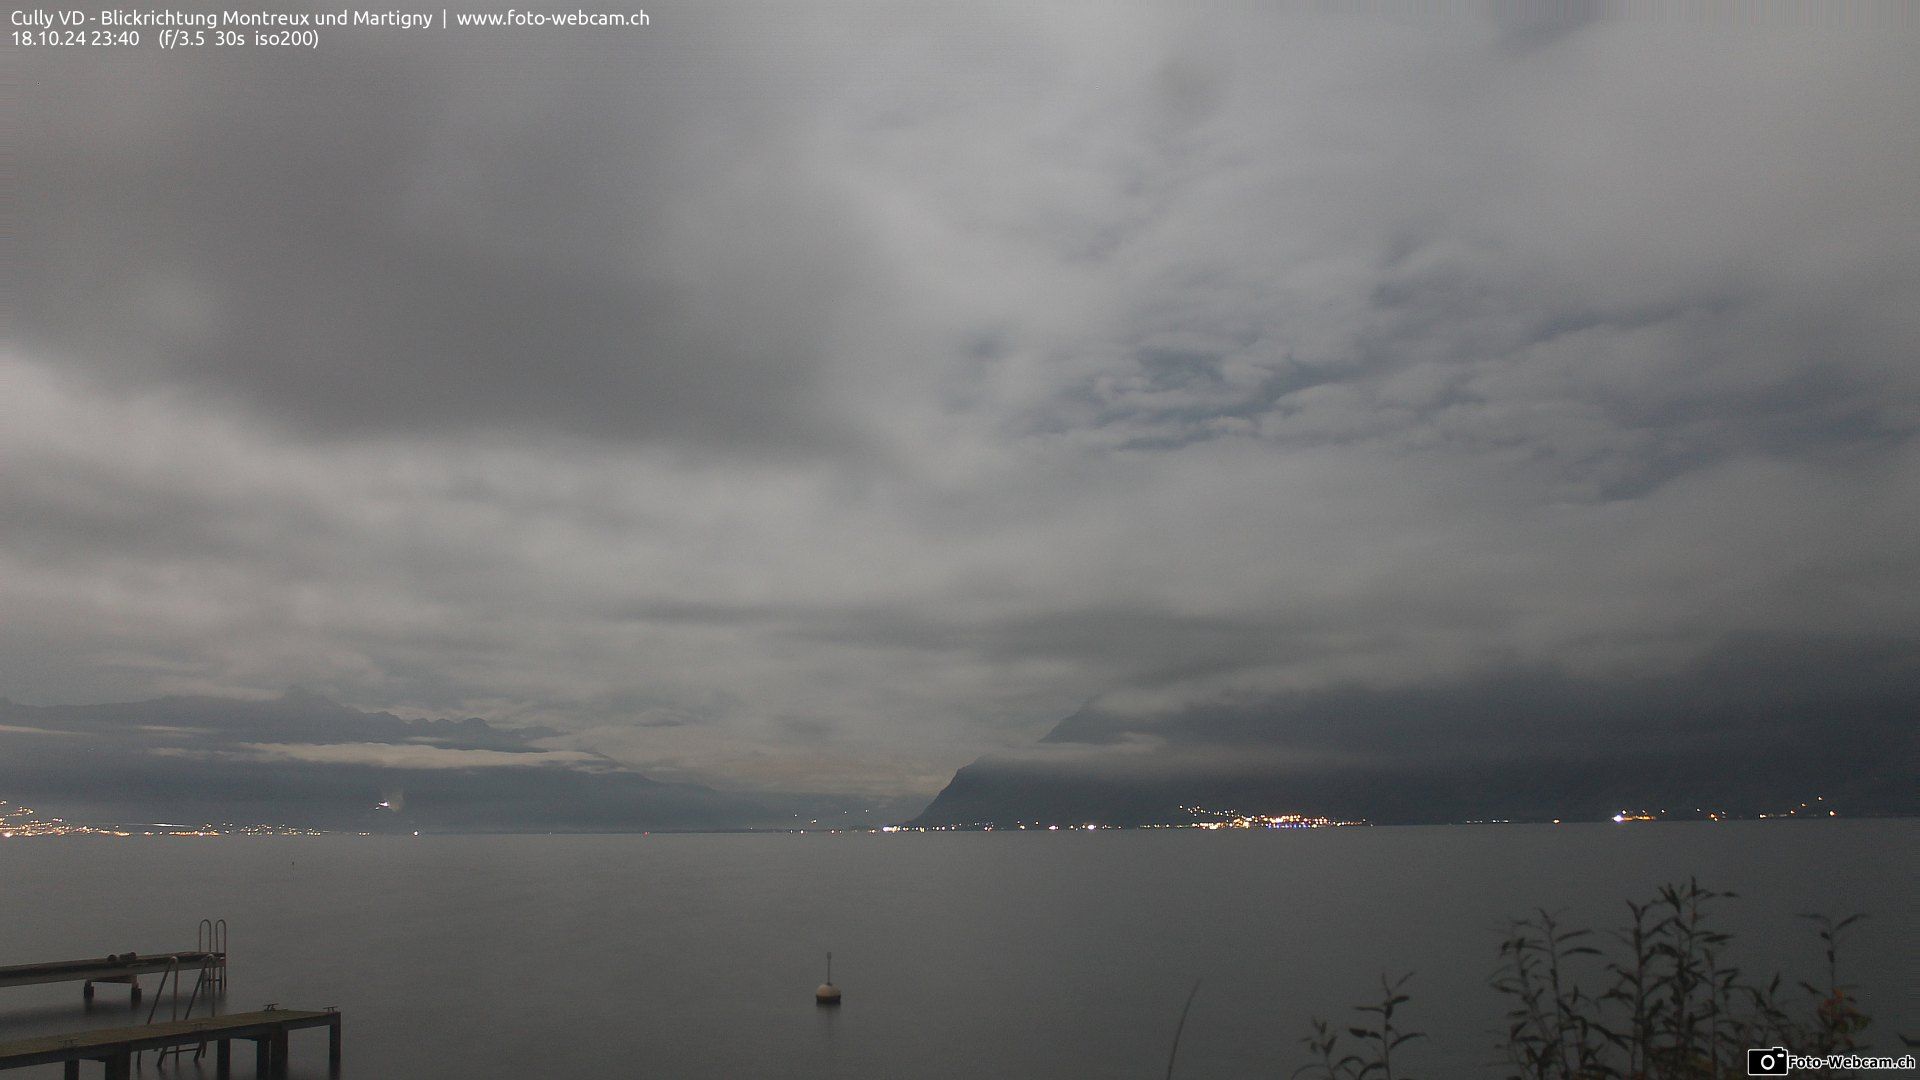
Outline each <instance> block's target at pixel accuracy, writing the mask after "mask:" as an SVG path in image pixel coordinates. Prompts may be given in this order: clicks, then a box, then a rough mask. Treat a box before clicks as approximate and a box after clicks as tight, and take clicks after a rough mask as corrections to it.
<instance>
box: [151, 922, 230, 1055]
mask: <svg viewBox="0 0 1920 1080" xmlns="http://www.w3.org/2000/svg"><path fill="white" fill-rule="evenodd" d="M194 951H195V952H198V953H199V954H200V962H199V964H198V965H197V967H198V969H199V974H198V975H197V976H196V977H195V978H194V980H193V989H192V990H191V991H190V992H189V993H188V994H187V1005H186V1008H185V1009H184V1010H183V1009H182V1008H181V1007H180V973H181V961H180V957H179V956H178V955H175V956H172V957H169V958H168V960H169V963H168V964H167V970H166V971H164V972H162V973H161V975H160V985H159V986H158V987H156V988H155V990H154V995H153V1004H152V1005H151V1006H149V1007H148V1008H147V1023H149V1024H151V1023H153V1018H154V1016H155V1015H156V1014H157V1013H158V1012H159V1011H160V998H161V995H163V994H165V993H166V990H167V980H168V979H172V980H173V997H172V998H171V1001H172V1005H171V1009H170V1011H171V1013H172V1019H174V1020H183V1019H184V1020H190V1019H192V1018H193V1010H194V1007H195V1006H196V1005H197V1004H199V1002H200V995H201V992H202V991H205V993H206V1001H207V1005H206V1007H207V1015H208V1016H219V1015H220V999H221V998H223V997H225V996H226V992H227V920H225V919H201V920H200V925H199V927H197V928H196V929H195V931H194ZM186 1052H187V1048H186V1047H185V1046H169V1047H166V1048H164V1049H161V1050H159V1051H156V1052H155V1054H154V1060H153V1066H154V1068H156V1069H159V1068H164V1067H165V1066H166V1062H167V1057H168V1055H172V1056H174V1057H176V1058H177V1057H179V1056H181V1055H183V1054H185V1053H186ZM206 1052H207V1044H206V1043H204V1042H202V1043H200V1044H199V1045H198V1046H196V1047H195V1048H194V1051H193V1060H194V1061H195V1062H198V1061H199V1060H200V1059H201V1058H202V1057H204V1056H205V1055H206ZM139 1058H140V1055H139V1054H138V1053H136V1054H135V1055H134V1060H135V1061H136V1062H137V1061H138V1060H139Z"/></svg>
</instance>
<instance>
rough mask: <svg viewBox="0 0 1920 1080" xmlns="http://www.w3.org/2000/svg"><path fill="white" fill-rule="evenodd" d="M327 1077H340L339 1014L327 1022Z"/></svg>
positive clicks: (335, 1014)
mask: <svg viewBox="0 0 1920 1080" xmlns="http://www.w3.org/2000/svg"><path fill="white" fill-rule="evenodd" d="M327 1075H328V1076H339V1075H340V1014H339V1013H334V1014H333V1016H332V1017H330V1018H329V1019H328V1021H327Z"/></svg>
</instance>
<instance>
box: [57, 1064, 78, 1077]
mask: <svg viewBox="0 0 1920 1080" xmlns="http://www.w3.org/2000/svg"><path fill="white" fill-rule="evenodd" d="M66 1066H67V1069H66V1071H65V1072H64V1073H62V1074H61V1075H62V1076H63V1077H65V1078H66V1080H80V1063H79V1062H78V1061H69V1062H67V1063H66Z"/></svg>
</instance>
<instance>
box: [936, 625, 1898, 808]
mask: <svg viewBox="0 0 1920 1080" xmlns="http://www.w3.org/2000/svg"><path fill="white" fill-rule="evenodd" d="M1917 655H1920V654H1917V651H1916V648H1915V643H1914V642H1913V641H1912V640H1911V639H1900V640H1889V641H1848V640H1838V641H1836V640H1797V641H1792V642H1782V641H1765V640H1744V641H1737V642H1729V643H1728V644H1727V645H1726V646H1725V647H1723V648H1721V649H1718V650H1715V651H1714V652H1713V653H1712V654H1710V655H1709V656H1707V657H1704V658H1702V659H1701V660H1700V661H1699V662H1697V663H1695V664H1692V665H1688V666H1687V667H1685V668H1684V669H1682V670H1677V671H1668V672H1662V673H1659V674H1631V675H1622V674H1616V675H1611V676H1570V675H1568V674H1566V673H1565V672H1561V671H1555V670H1551V669H1536V670H1520V671H1502V672H1497V673H1492V674H1488V675H1483V676H1476V677H1471V678H1464V679H1453V680H1444V681H1427V682H1421V683H1416V684H1410V685H1406V686H1400V687H1393V688H1381V687H1375V686H1366V685H1360V684H1353V685H1346V686H1338V687H1332V688H1328V689H1322V690H1315V691H1311V692H1300V693H1292V694H1272V695H1265V696H1242V697H1239V698H1234V699H1221V700H1214V701H1209V702H1188V703H1186V704H1184V705H1183V706H1181V707H1179V708H1178V709H1174V710H1151V711H1146V712H1135V713H1129V712H1126V711H1122V710H1115V709H1110V708H1106V707H1103V706H1102V705H1100V704H1099V703H1094V704H1090V705H1088V706H1087V707H1085V708H1082V709H1081V710H1079V711H1078V712H1076V713H1074V714H1073V715H1072V716H1070V717H1068V718H1067V719H1065V720H1063V721H1062V722H1061V723H1060V724H1059V726H1057V727H1056V728H1055V729H1054V730H1053V731H1052V732H1051V733H1050V734H1049V735H1048V736H1047V738H1046V739H1045V740H1044V741H1043V743H1042V744H1041V745H1039V746H1037V747H1034V748H1032V749H1029V750H1026V751H1023V752H1017V753H1011V754H1005V755H998V756H993V757H988V758H985V759H983V760H981V761H979V762H976V763H975V764H973V765H971V766H968V767H967V769H965V770H963V771H962V772H961V774H960V775H959V776H957V777H956V778H955V781H954V783H953V784H952V785H951V786H950V787H949V788H948V789H947V790H946V791H945V792H944V793H943V794H942V795H941V796H940V798H939V800H937V801H936V802H935V803H934V805H933V806H932V807H931V808H929V810H928V811H927V813H926V815H925V816H924V817H923V818H922V819H921V820H922V821H923V822H925V823H927V824H952V823H966V824H971V823H977V822H998V823H1001V824H1006V823H1011V822H1018V821H1028V822H1031V821H1040V822H1062V821H1064V822H1079V821H1098V822H1120V823H1135V822H1169V821H1184V820H1187V817H1188V815H1187V814H1186V813H1185V812H1183V811H1182V809H1181V808H1182V807H1185V806H1194V805H1200V806H1209V807H1219V808H1238V809H1240V810H1243V811H1247V812H1256V813H1279V812H1296V813H1297V812H1305V813H1310V814H1328V815H1332V816H1337V817H1346V818H1360V817H1366V818H1369V819H1372V820H1377V821H1386V822H1399V821H1459V820H1463V819H1472V818H1489V817H1503V816H1508V815H1512V816H1515V817H1520V818H1526V819H1546V818H1548V817H1561V816H1564V817H1566V818H1570V819H1575V820H1593V819H1596V818H1599V817H1604V816H1607V815H1608V814H1611V813H1613V812H1616V811H1618V810H1620V809H1622V808H1626V809H1629V810H1638V809H1666V808H1674V810H1673V812H1674V813H1677V814H1681V815H1684V816H1688V817H1692V816H1697V813H1698V812H1699V811H1702V810H1706V811H1731V812H1733V813H1736V814H1742V815H1753V814H1760V813H1770V812H1774V813H1777V812H1780V811H1782V810H1786V809H1789V808H1792V807H1794V806H1796V805H1797V804H1799V803H1801V802H1809V803H1811V802H1814V801H1816V800H1817V801H1818V802H1820V803H1821V804H1822V805H1821V811H1822V812H1823V813H1824V812H1826V811H1828V810H1831V811H1833V812H1836V813H1840V814H1844V815H1846V816H1855V815H1859V814H1875V815H1878V814H1911V813H1914V812H1915V811H1916V810H1920V804H1916V801H1915V792H1916V790H1920V786H1917V785H1916V783H1915V781H1916V780H1917V779H1920V735H1917V734H1916V729H1915V727H1914V724H1913V719H1914V715H1915V710H1916V708H1920V659H1916V656H1917Z"/></svg>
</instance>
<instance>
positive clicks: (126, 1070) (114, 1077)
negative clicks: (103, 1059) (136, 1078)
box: [107, 1050, 133, 1080]
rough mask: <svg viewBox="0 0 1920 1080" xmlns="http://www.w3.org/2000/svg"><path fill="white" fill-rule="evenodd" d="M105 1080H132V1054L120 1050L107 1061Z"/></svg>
mask: <svg viewBox="0 0 1920 1080" xmlns="http://www.w3.org/2000/svg"><path fill="white" fill-rule="evenodd" d="M107 1080H133V1054H132V1052H131V1051H127V1050H122V1051H120V1052H119V1053H117V1054H115V1055H113V1056H112V1057H110V1058H108V1059H107Z"/></svg>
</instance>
